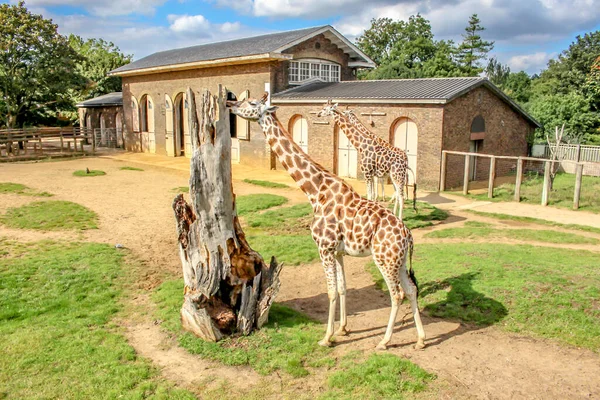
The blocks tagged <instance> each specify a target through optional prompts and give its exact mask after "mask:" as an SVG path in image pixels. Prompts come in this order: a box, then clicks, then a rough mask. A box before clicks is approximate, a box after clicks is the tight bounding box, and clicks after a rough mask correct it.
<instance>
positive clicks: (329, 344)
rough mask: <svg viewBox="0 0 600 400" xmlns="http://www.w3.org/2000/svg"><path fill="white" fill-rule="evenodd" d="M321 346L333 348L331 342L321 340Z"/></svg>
mask: <svg viewBox="0 0 600 400" xmlns="http://www.w3.org/2000/svg"><path fill="white" fill-rule="evenodd" d="M319 346H323V347H331V346H332V343H331V342H330V341H329V340H325V339H323V340H321V341H319Z"/></svg>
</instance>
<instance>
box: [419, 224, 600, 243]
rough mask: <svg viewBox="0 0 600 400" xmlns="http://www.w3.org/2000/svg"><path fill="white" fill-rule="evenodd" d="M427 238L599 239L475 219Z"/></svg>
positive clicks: (573, 241) (545, 240) (550, 241)
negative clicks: (516, 227) (508, 227)
mask: <svg viewBox="0 0 600 400" xmlns="http://www.w3.org/2000/svg"><path fill="white" fill-rule="evenodd" d="M425 237H428V238H440V239H441V238H444V239H448V238H452V239H483V238H490V239H506V238H508V239H515V240H521V241H524V242H527V241H534V242H545V243H559V244H561V243H565V244H598V243H599V242H600V241H599V240H598V239H595V238H589V237H585V236H581V235H577V234H575V233H570V232H561V231H556V230H553V231H550V230H536V229H497V228H494V227H493V226H492V225H490V224H485V223H481V222H475V221H467V222H465V227H464V228H447V229H441V230H438V231H433V232H429V233H427V234H426V235H425Z"/></svg>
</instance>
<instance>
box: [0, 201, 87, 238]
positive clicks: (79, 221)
mask: <svg viewBox="0 0 600 400" xmlns="http://www.w3.org/2000/svg"><path fill="white" fill-rule="evenodd" d="M0 222H1V223H3V224H4V225H6V226H8V227H10V228H18V229H35V230H42V231H60V230H72V229H74V230H86V229H97V228H98V215H97V214H96V213H95V212H93V211H92V210H90V209H88V208H86V207H84V206H81V205H79V204H76V203H72V202H70V201H37V202H34V203H30V204H26V205H24V206H21V207H16V208H9V209H8V210H7V211H6V214H4V215H2V216H0Z"/></svg>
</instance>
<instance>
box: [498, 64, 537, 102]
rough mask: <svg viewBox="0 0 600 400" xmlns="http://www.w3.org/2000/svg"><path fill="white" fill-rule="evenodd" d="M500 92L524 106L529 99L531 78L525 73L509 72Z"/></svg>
mask: <svg viewBox="0 0 600 400" xmlns="http://www.w3.org/2000/svg"><path fill="white" fill-rule="evenodd" d="M502 90H504V92H505V93H506V94H507V95H509V96H510V97H511V98H512V99H513V100H516V101H517V102H518V103H520V104H525V103H527V102H528V101H529V99H530V98H531V78H530V77H529V75H528V74H527V72H525V71H520V72H517V73H514V72H511V73H510V74H509V75H508V77H507V78H506V81H505V82H504V84H503V86H502Z"/></svg>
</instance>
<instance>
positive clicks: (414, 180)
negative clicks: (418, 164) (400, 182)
mask: <svg viewBox="0 0 600 400" xmlns="http://www.w3.org/2000/svg"><path fill="white" fill-rule="evenodd" d="M407 169H408V170H409V171H410V173H411V174H412V176H413V182H414V183H413V210H415V212H419V211H418V210H417V177H416V175H415V171H413V170H412V169H411V168H410V167H407ZM406 197H408V174H406Z"/></svg>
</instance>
